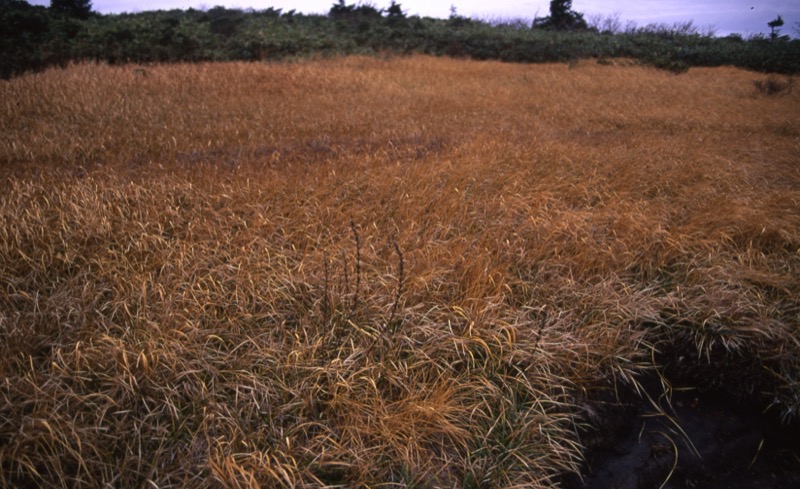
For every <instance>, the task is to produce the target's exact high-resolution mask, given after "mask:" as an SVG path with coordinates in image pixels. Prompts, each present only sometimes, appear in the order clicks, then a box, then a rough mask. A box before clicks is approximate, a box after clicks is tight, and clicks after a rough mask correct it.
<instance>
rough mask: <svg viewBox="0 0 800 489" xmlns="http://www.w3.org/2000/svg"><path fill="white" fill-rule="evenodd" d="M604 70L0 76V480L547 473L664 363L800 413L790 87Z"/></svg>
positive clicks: (495, 479) (298, 479)
mask: <svg viewBox="0 0 800 489" xmlns="http://www.w3.org/2000/svg"><path fill="white" fill-rule="evenodd" d="M617 64H618V65H617V66H600V65H598V64H596V63H594V62H588V61H584V62H581V63H578V64H577V65H575V66H571V67H568V66H567V65H563V64H562V65H557V64H553V65H511V64H501V63H495V62H475V61H467V60H453V59H436V58H429V57H407V58H390V59H381V58H366V57H363V58H362V57H351V58H344V59H324V60H311V61H303V62H297V63H284V64H280V63H276V64H264V63H253V64H236V63H231V64H201V65H172V66H152V67H146V68H144V69H140V68H137V67H133V66H118V67H110V66H104V65H92V64H81V65H74V66H71V67H69V68H67V69H63V70H50V71H46V72H43V73H40V74H33V75H27V76H24V77H20V78H16V79H13V80H11V81H4V82H0V379H1V382H0V462H1V463H2V468H1V469H0V486H6V487H9V486H25V487H32V486H42V487H104V486H106V485H107V486H109V487H185V486H189V487H220V486H222V487H258V486H261V487H277V486H286V487H321V486H337V485H338V486H347V487H353V486H362V487H376V488H377V487H381V488H390V487H398V488H399V487H464V488H467V487H531V488H537V487H552V486H554V485H557V484H558V483H559V481H560V480H561V479H560V477H561V474H563V473H565V472H570V471H573V472H574V471H577V470H579V467H580V463H581V460H582V457H583V454H584V448H583V447H584V445H585V441H586V440H585V437H584V433H586V432H587V431H586V430H587V429H590V428H591V426H592V425H594V424H596V423H598V422H600V421H601V420H598V414H597V413H598V412H600V411H598V410H599V409H600V408H599V407H598V406H600V404H601V403H604V402H608V399H610V398H613V397H614V396H615V395H622V394H620V393H621V391H626V392H637V391H638V393H639V395H641V396H642V397H643V398H650V399H651V400H652V401H653V405H654V406H657V405H658V406H661V405H664V404H665V403H668V401H669V397H670V394H671V391H672V386H671V382H672V379H671V378H669V377H668V376H667V375H666V374H665V372H671V373H673V374H675V375H677V374H676V372H677V373H680V374H681V375H683V376H684V378H688V379H696V380H697V383H698V385H697V387H698V388H709V387H714V388H715V389H722V390H724V391H725V392H726V393H727V394H730V395H732V396H744V397H740V398H741V399H743V401H742V402H747V400H748V399H750V400H752V399H754V398H755V397H759V399H761V398H768V399H770V400H771V401H770V402H771V404H772V406H771V407H770V409H771V410H773V411H775V412H776V413H778V414H780V415H781V416H783V417H784V418H785V419H789V418H791V417H793V416H794V417H796V416H797V415H798V414H800V158H799V157H798V155H800V94H798V93H797V91H795V92H793V93H789V94H786V95H784V96H765V95H762V94H759V93H758V92H757V90H756V89H755V87H754V83H753V82H754V81H756V80H759V79H763V78H764V75H758V74H754V73H749V72H745V71H742V70H738V69H729V68H714V69H692V70H690V71H689V72H688V73H686V74H683V75H680V76H676V75H672V74H670V73H667V72H663V71H657V70H654V69H650V68H644V67H639V66H632V65H627V64H626V63H617ZM675 362H681V364H680V365H679V366H677V367H676V366H675ZM668 367H669V368H668ZM645 379H660V381H659V383H658V385H657V386H656V387H657V388H654V387H653V386H652V383H651V384H647V383H646V382H645Z"/></svg>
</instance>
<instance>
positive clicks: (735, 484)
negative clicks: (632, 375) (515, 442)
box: [562, 366, 800, 489]
mask: <svg viewBox="0 0 800 489" xmlns="http://www.w3.org/2000/svg"><path fill="white" fill-rule="evenodd" d="M727 367H729V366H727ZM745 367H746V368H744V369H743V370H742V371H741V372H742V375H741V377H740V382H738V385H737V383H736V382H732V381H728V382H727V386H728V387H730V386H732V385H733V386H736V388H725V387H724V386H725V385H726V383H725V382H719V380H720V379H719V378H717V377H708V378H707V379H705V381H704V379H703V378H702V375H699V374H698V372H699V371H700V370H699V369H684V370H683V371H680V370H679V369H676V368H665V369H662V370H661V371H660V372H659V373H658V375H657V374H653V375H652V378H649V379H644V381H643V382H642V386H643V387H644V391H645V392H646V394H644V395H642V394H641V393H639V394H637V393H636V392H634V391H633V389H627V390H625V389H622V390H619V389H618V390H617V392H616V393H615V394H613V395H612V394H611V393H610V391H607V392H606V393H605V394H603V395H604V396H606V399H595V400H594V402H593V403H592V405H593V408H592V414H591V415H590V416H589V417H590V418H591V419H590V423H589V424H590V425H591V428H587V429H586V430H585V432H584V433H583V434H582V438H583V442H584V444H585V446H586V447H587V452H586V463H585V465H584V468H583V471H582V474H580V475H576V474H571V475H568V476H566V477H565V478H564V480H563V481H562V485H563V486H564V487H565V488H566V489H659V488H662V489H678V488H681V489H683V488H704V489H756V488H764V489H766V488H770V489H800V420H798V419H796V418H795V419H793V420H786V419H785V418H782V416H781V412H780V409H778V408H776V407H775V406H774V405H773V401H774V399H770V396H769V394H768V393H765V392H763V391H762V392H750V393H743V392H742V389H741V387H742V382H744V381H746V380H747V379H748V376H749V370H748V368H747V366H745ZM705 372H708V369H705ZM665 374H666V375H667V376H671V377H665V376H664V375H665ZM726 380H728V379H726ZM665 383H666V385H668V386H669V387H670V388H668V389H664V385H665ZM698 386H701V387H698ZM665 391H666V392H665ZM732 391H733V392H732Z"/></svg>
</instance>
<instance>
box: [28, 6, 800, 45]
mask: <svg viewBox="0 0 800 489" xmlns="http://www.w3.org/2000/svg"><path fill="white" fill-rule="evenodd" d="M336 1H338V0H336ZM31 3H36V4H40V5H47V4H49V0H33V1H31ZM345 3H347V4H348V5H349V4H353V3H360V2H359V1H358V0H345ZM361 3H368V4H372V5H375V6H376V7H378V8H385V7H388V6H389V4H390V3H391V0H365V1H363V2H361ZM398 3H399V4H400V6H401V7H402V8H403V10H404V11H406V13H407V14H408V15H419V16H421V17H425V16H430V17H442V18H446V17H448V16H449V15H450V7H451V6H454V7H455V8H456V10H457V12H458V14H459V15H463V16H467V17H473V18H483V19H487V18H489V19H491V18H494V19H508V18H524V19H532V18H533V17H534V16H537V15H538V16H542V17H543V16H545V15H548V13H549V9H550V2H549V0H398ZM333 4H334V0H294V1H292V0H138V1H137V0H93V2H92V5H93V9H94V10H95V11H97V12H101V13H121V12H140V11H145V10H159V9H173V8H179V9H187V8H210V7H213V6H215V5H222V6H225V7H236V8H254V9H265V8H267V7H275V8H280V9H283V10H284V11H288V10H292V9H294V10H296V11H297V12H302V13H319V14H325V13H327V12H328V10H330V8H331V5H333ZM572 9H573V10H574V11H576V12H581V13H583V14H584V15H585V17H586V19H587V20H590V19H591V18H592V17H593V16H595V15H601V16H603V17H608V16H613V15H618V16H619V18H620V19H621V20H622V23H623V25H624V24H625V23H626V22H627V21H634V22H636V24H638V25H640V26H643V25H647V24H651V23H667V24H673V23H675V22H685V21H689V20H691V21H693V22H694V24H695V25H696V26H698V27H701V28H706V27H709V26H713V27H714V28H715V29H716V33H717V35H727V34H730V33H732V32H738V33H740V34H744V35H749V34H756V33H764V34H767V33H769V27H767V22H769V21H771V20H773V19H775V18H776V17H777V16H778V15H779V14H780V15H781V16H783V19H784V21H785V22H786V24H785V25H784V27H783V28H782V34H789V35H792V36H793V37H798V32H797V30H798V29H800V27H799V26H798V24H797V23H798V22H800V1H798V0H615V1H610V0H573V2H572Z"/></svg>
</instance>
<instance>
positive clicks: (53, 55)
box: [0, 0, 800, 78]
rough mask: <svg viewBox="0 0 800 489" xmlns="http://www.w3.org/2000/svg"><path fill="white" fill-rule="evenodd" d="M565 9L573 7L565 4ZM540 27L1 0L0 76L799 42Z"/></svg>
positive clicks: (334, 11)
mask: <svg viewBox="0 0 800 489" xmlns="http://www.w3.org/2000/svg"><path fill="white" fill-rule="evenodd" d="M71 1H73V2H78V1H79V0H71ZM79 3H80V2H79ZM84 3H85V2H84ZM562 3H563V2H562ZM568 3H569V2H567V4H568ZM567 4H565V5H566V6H567V7H568V6H569V5H567ZM567 13H568V14H569V13H571V14H574V15H575V16H577V15H579V14H576V13H574V12H572V11H571V10H569V9H568V11H567ZM575 19H577V20H576V22H577V23H580V22H578V20H581V21H582V20H583V18H582V17H580V19H578V17H575ZM575 25H577V24H575ZM582 25H583V24H581V26H582ZM542 26H543V24H542V22H539V23H538V24H537V23H534V26H526V25H525V24H521V23H519V22H517V23H495V24H492V23H490V22H484V21H479V20H474V19H469V18H466V17H462V16H459V15H457V14H456V13H455V10H454V11H453V12H452V15H451V16H450V18H449V19H432V18H421V17H417V16H413V17H407V16H406V14H405V12H403V10H402V8H401V6H400V4H398V3H395V2H392V4H391V5H390V6H389V8H387V9H385V10H382V9H378V8H376V7H374V6H372V5H371V4H352V5H348V4H346V3H345V2H344V0H340V1H339V2H338V3H336V4H334V5H333V6H332V8H331V9H330V12H329V13H328V15H302V14H297V13H295V12H294V11H289V12H282V11H281V10H279V9H274V8H270V9H266V10H259V11H254V10H241V9H227V8H224V7H214V8H212V9H209V10H206V11H203V10H195V9H189V10H169V11H151V12H141V13H136V14H118V15H97V14H92V15H89V16H83V15H81V16H74V15H64V14H63V12H60V11H57V10H54V9H53V8H50V9H47V8H44V7H35V6H31V5H29V4H28V3H26V2H24V1H23V0H0V49H2V52H3V56H2V57H1V58H0V76H1V77H2V78H9V77H10V76H13V75H15V74H18V73H22V72H25V71H31V70H39V69H42V68H44V67H47V66H51V65H60V64H64V63H67V62H69V61H79V60H86V59H89V60H96V61H104V62H109V63H124V62H137V63H145V62H174V61H207V60H252V61H255V60H264V59H285V58H291V57H296V56H307V55H313V54H319V55H323V56H328V55H339V54H352V53H373V52H382V51H393V52H398V53H427V54H433V55H442V56H464V57H470V58H475V59H498V60H503V61H511V62H525V63H538V62H562V61H563V62H571V61H574V60H576V59H581V58H591V57H594V58H603V59H605V58H612V57H627V58H635V59H638V60H639V61H640V62H642V63H647V64H650V65H653V66H656V67H659V68H663V69H668V70H671V71H674V72H682V71H685V70H686V69H688V68H689V67H691V66H720V65H733V66H739V67H742V68H747V69H751V70H756V71H762V72H775V73H781V74H795V73H798V72H800V40H791V39H789V38H788V37H786V36H771V37H766V36H759V37H752V38H749V39H743V38H742V37H741V36H738V37H737V36H728V37H722V38H718V37H714V36H712V35H711V34H702V33H699V32H698V29H696V28H695V27H694V26H693V25H692V23H691V22H687V23H683V24H676V25H673V26H664V25H651V26H646V27H643V28H631V29H626V30H624V31H621V30H608V29H607V30H604V31H603V32H600V31H599V30H598V29H588V28H587V29H584V28H581V29H578V30H572V31H569V30H566V31H561V30H557V29H546V28H541V27H542Z"/></svg>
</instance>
